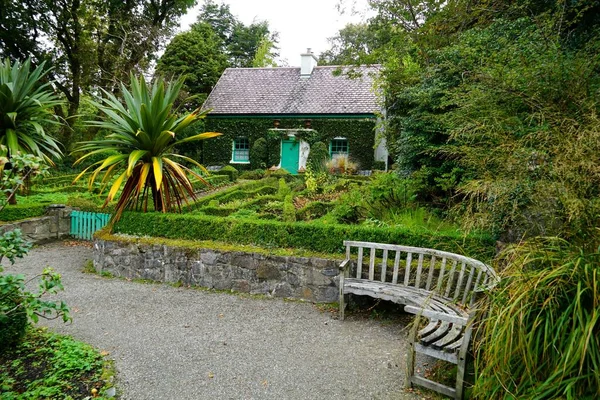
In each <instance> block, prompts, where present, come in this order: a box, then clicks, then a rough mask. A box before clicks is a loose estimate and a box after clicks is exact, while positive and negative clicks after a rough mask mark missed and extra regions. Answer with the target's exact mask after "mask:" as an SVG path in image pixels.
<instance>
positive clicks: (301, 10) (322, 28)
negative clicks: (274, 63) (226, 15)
mask: <svg viewBox="0 0 600 400" xmlns="http://www.w3.org/2000/svg"><path fill="white" fill-rule="evenodd" d="M215 2H216V3H220V2H224V3H225V4H229V8H230V10H231V13H232V14H233V15H235V16H236V17H237V18H238V19H239V20H240V21H242V22H243V23H244V24H246V25H248V24H250V23H252V22H253V21H254V20H255V19H256V20H259V21H260V20H266V21H268V22H269V27H270V29H271V31H272V32H273V31H277V32H279V53H280V59H281V61H282V62H281V64H283V65H289V66H300V54H301V53H304V52H306V49H307V48H309V47H310V48H311V49H312V51H313V52H314V53H315V55H316V56H318V55H319V54H320V53H321V52H323V51H325V50H327V49H329V44H328V42H327V39H328V38H330V37H332V36H334V35H335V34H336V33H337V32H338V31H339V30H340V29H341V28H343V27H344V26H345V25H346V24H347V23H350V22H352V23H356V22H360V21H362V20H364V19H365V12H366V10H367V8H368V7H367V0H343V1H342V4H344V5H345V8H346V11H345V12H344V13H343V14H342V15H340V12H339V10H338V9H337V8H336V6H337V5H338V3H340V0H224V1H220V0H216V1H215ZM198 3H199V4H198V5H197V6H196V7H194V8H193V9H191V10H190V11H189V12H188V13H187V15H185V16H184V17H183V18H182V20H181V30H186V29H188V27H189V25H190V24H192V23H194V22H195V21H196V17H197V15H198V10H199V8H200V5H201V4H202V3H203V1H202V0H200V1H198ZM352 9H354V12H353V11H352Z"/></svg>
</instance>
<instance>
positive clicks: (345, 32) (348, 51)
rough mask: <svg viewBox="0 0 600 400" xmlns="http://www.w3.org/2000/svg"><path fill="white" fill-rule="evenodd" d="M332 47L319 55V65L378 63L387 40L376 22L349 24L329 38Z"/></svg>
mask: <svg viewBox="0 0 600 400" xmlns="http://www.w3.org/2000/svg"><path fill="white" fill-rule="evenodd" d="M327 41H328V42H329V45H330V46H331V48H330V49H328V50H325V51H324V52H322V53H321V55H320V56H319V65H358V64H377V63H379V62H380V60H381V58H382V55H383V54H380V53H381V50H382V48H383V45H384V44H385V42H386V41H387V38H386V36H385V35H384V34H383V32H382V31H380V30H378V29H377V26H376V25H375V24H372V23H371V24H367V23H358V24H347V25H346V26H344V27H343V28H342V29H340V30H339V32H338V33H337V34H336V35H335V36H333V37H330V38H328V39H327Z"/></svg>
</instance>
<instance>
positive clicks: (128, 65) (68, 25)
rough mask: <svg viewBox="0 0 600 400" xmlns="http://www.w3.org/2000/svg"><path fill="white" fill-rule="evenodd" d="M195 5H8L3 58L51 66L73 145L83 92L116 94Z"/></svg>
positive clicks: (139, 0) (0, 23) (0, 26)
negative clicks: (28, 59) (96, 89)
mask: <svg viewBox="0 0 600 400" xmlns="http://www.w3.org/2000/svg"><path fill="white" fill-rule="evenodd" d="M194 3H195V0H112V1H107V2H99V1H95V0H25V1H16V0H4V1H3V6H2V7H0V55H3V56H8V57H10V58H13V59H19V58H22V57H23V56H31V57H32V59H33V61H34V62H35V63H37V64H39V63H41V62H42V61H48V62H49V64H50V65H51V66H52V67H53V70H52V73H51V75H49V78H51V79H53V80H55V82H56V85H57V87H58V89H59V90H60V91H61V92H62V93H63V94H64V96H65V97H66V99H67V101H68V107H67V109H66V112H65V111H63V109H62V108H59V107H57V108H56V112H57V113H58V114H59V115H60V114H64V117H65V119H66V121H67V123H68V125H67V127H66V129H64V131H63V134H62V136H63V137H62V140H63V142H65V145H67V146H68V145H69V143H70V141H71V136H72V133H73V130H72V127H73V125H74V124H75V121H76V116H77V112H78V109H79V105H80V101H81V93H82V91H86V90H89V89H90V88H92V87H96V86H100V87H103V88H107V89H108V90H110V91H115V90H118V86H117V85H116V82H118V81H120V80H123V79H124V78H125V77H126V76H127V74H128V73H129V71H131V70H134V69H144V68H145V67H146V66H147V65H148V62H149V60H150V59H151V58H152V57H153V55H154V53H155V52H156V50H157V49H158V48H159V47H160V44H161V43H162V42H163V41H164V38H165V37H167V36H169V35H170V34H171V31H172V29H173V28H174V27H175V26H176V25H177V21H178V18H179V17H180V16H181V15H183V14H184V13H185V12H186V11H187V9H188V8H189V7H190V6H192V5H193V4H194Z"/></svg>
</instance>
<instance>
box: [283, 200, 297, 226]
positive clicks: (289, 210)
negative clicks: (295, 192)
mask: <svg viewBox="0 0 600 400" xmlns="http://www.w3.org/2000/svg"><path fill="white" fill-rule="evenodd" d="M283 221H284V222H296V207H294V201H293V200H292V195H291V194H288V195H286V196H285V199H284V200H283Z"/></svg>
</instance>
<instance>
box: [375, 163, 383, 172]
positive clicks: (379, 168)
mask: <svg viewBox="0 0 600 400" xmlns="http://www.w3.org/2000/svg"><path fill="white" fill-rule="evenodd" d="M373 169H374V170H376V171H385V161H375V162H373Z"/></svg>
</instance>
